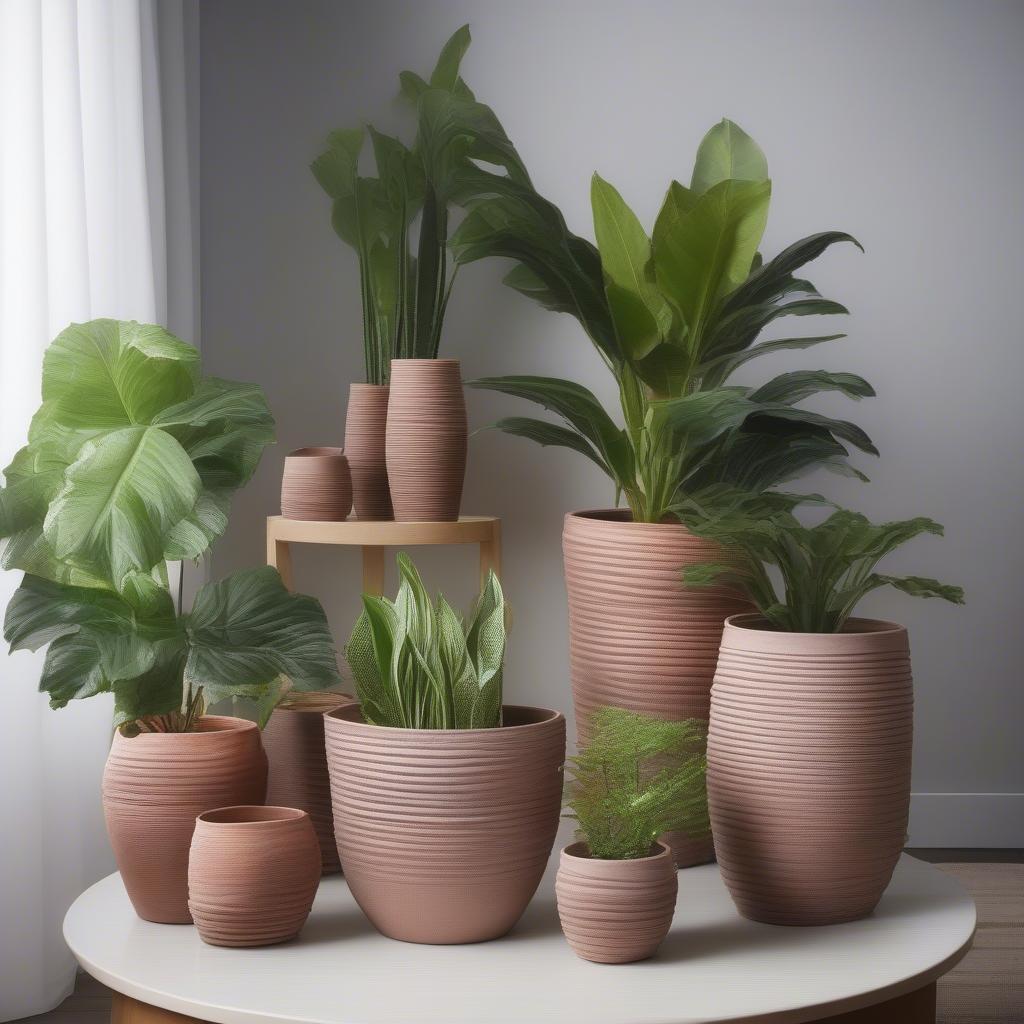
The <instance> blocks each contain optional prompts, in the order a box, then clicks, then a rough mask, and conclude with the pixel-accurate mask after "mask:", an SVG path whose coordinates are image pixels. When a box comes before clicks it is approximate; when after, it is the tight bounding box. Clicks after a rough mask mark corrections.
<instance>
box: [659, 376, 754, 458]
mask: <svg viewBox="0 0 1024 1024" xmlns="http://www.w3.org/2000/svg"><path fill="white" fill-rule="evenodd" d="M651 409H652V411H653V413H654V418H655V422H657V423H662V424H664V425H665V426H667V427H669V428H671V429H672V430H673V431H674V432H675V433H676V434H678V435H679V436H680V437H681V438H683V439H684V441H685V443H686V444H687V445H704V444H708V443H709V442H711V441H713V440H715V438H717V437H718V436H719V435H721V434H723V433H726V432H727V431H730V430H734V429H736V428H737V427H739V426H740V424H741V423H743V421H744V420H745V419H746V418H747V417H748V416H749V415H750V414H751V413H753V412H756V411H757V409H758V406H757V404H756V403H754V402H751V401H750V399H749V398H748V397H747V395H746V394H745V393H744V391H743V389H742V388H718V389H717V390H715V391H697V392H694V393H693V394H692V395H684V396H682V397H681V398H669V399H665V400H663V401H658V402H652V403H651Z"/></svg>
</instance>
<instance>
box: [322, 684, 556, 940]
mask: <svg viewBox="0 0 1024 1024" xmlns="http://www.w3.org/2000/svg"><path fill="white" fill-rule="evenodd" d="M503 714H504V722H505V724H504V725H503V726H500V727H498V728H496V729H458V730H450V729H391V728H386V727H384V726H378V725H367V724H366V723H365V722H364V721H363V718H362V713H361V711H360V709H359V705H358V704H350V705H348V706H347V707H343V708H339V709H338V710H337V711H332V712H330V713H329V714H328V715H327V716H326V717H325V719H324V723H325V731H326V735H327V764H328V767H329V768H330V773H331V794H332V796H333V799H334V827H335V831H336V833H337V840H338V852H339V853H340V854H341V863H342V867H343V869H344V871H345V878H346V880H347V881H348V884H349V888H350V889H351V891H352V895H353V896H354V897H355V899H356V902H357V903H358V904H359V906H360V907H362V909H363V912H364V913H365V914H366V916H367V917H368V918H369V919H370V921H371V922H372V923H373V925H374V926H375V927H376V928H377V929H378V930H379V931H381V932H382V933H383V934H385V935H388V936H390V937H391V938H393V939H401V940H402V941H404V942H423V943H433V944H451V943H463V942H483V941H485V940H487V939H496V938H498V937H499V936H501V935H504V934H505V933H506V932H507V931H509V929H510V928H512V926H513V925H514V924H515V923H516V922H517V921H518V920H519V918H520V917H521V916H522V913H523V911H524V910H525V909H526V906H527V904H528V903H529V902H530V900H531V899H532V898H533V894H534V892H536V889H537V885H538V883H539V882H540V879H541V876H542V875H543V873H544V868H545V865H546V864H547V861H548V857H549V856H550V854H551V845H552V843H553V842H554V840H555V832H556V831H557V829H558V816H559V810H560V806H561V796H562V773H561V767H562V763H563V761H564V760H565V719H564V718H563V717H562V715H561V714H560V713H559V712H557V711H546V710H543V709H541V708H526V707H514V706H508V705H506V706H505V708H504V712H503Z"/></svg>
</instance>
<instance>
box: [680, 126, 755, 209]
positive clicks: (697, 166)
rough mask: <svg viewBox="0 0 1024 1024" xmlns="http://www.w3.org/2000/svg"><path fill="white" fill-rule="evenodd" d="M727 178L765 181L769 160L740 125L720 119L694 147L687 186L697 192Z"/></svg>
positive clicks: (702, 192)
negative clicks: (691, 170)
mask: <svg viewBox="0 0 1024 1024" xmlns="http://www.w3.org/2000/svg"><path fill="white" fill-rule="evenodd" d="M729 180H732V181H755V182H763V181H767V180H768V161H767V160H766V159H765V155H764V153H763V152H762V151H761V147H760V146H759V145H758V144H757V143H756V142H755V141H754V140H753V139H752V138H751V137H750V136H749V135H748V134H747V133H746V132H745V131H743V129H742V128H740V127H739V125H737V124H734V123H733V122H732V121H729V120H727V119H723V120H722V121H720V122H719V123H718V124H716V125H715V126H714V128H712V129H711V130H710V131H709V132H708V133H707V135H705V136H704V138H703V140H702V141H701V144H700V146H699V147H698V149H697V159H696V162H695V163H694V166H693V179H692V180H691V182H690V188H691V189H692V190H693V191H694V192H695V193H696V194H697V195H699V196H700V195H703V194H704V193H705V192H707V191H708V189H710V188H713V187H714V186H715V185H718V184H719V183H720V182H723V181H729Z"/></svg>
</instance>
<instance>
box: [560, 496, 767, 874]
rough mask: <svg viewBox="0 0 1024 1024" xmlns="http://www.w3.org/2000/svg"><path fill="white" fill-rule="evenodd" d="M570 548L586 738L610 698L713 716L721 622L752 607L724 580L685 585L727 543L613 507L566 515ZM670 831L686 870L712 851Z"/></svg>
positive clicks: (660, 710)
mask: <svg viewBox="0 0 1024 1024" xmlns="http://www.w3.org/2000/svg"><path fill="white" fill-rule="evenodd" d="M562 552H563V555H564V559H565V585H566V590H567V592H568V597H569V661H570V668H571V672H572V695H573V704H574V706H575V710H576V731H577V734H578V737H579V742H580V743H581V744H583V743H585V742H586V740H587V738H588V737H589V735H590V717H591V715H593V713H594V712H595V711H596V710H597V709H598V708H599V707H603V706H609V707H616V708H626V709H628V710H630V711H638V712H642V713H644V714H648V715H655V716H657V717H658V718H665V719H669V720H671V721H680V720H682V719H686V718H697V719H702V720H704V721H707V718H708V708H709V705H710V693H711V680H712V678H713V677H714V673H715V662H716V660H717V658H718V645H719V643H720V641H721V639H722V625H723V623H724V622H725V619H726V617H727V616H729V615H733V614H735V613H737V612H742V611H749V610H750V607H751V606H750V604H749V603H748V602H747V601H745V600H743V599H742V598H741V597H740V596H739V595H737V594H736V593H734V592H732V591H730V590H728V589H725V588H721V587H708V588H693V589H688V588H686V587H684V586H683V584H682V570H683V567H684V566H686V565H692V564H695V563H698V562H723V561H728V558H729V556H728V554H727V553H726V552H725V551H724V550H723V549H722V547H721V546H720V545H719V544H717V543H715V542H714V541H709V540H706V539H703V538H700V537H696V536H694V535H693V534H692V533H690V531H689V530H687V529H686V527H685V526H682V525H681V524H680V523H634V522H633V521H632V519H631V517H630V514H629V512H628V510H625V509H609V510H603V511H601V510H598V511H591V512H573V513H570V514H569V515H567V516H566V517H565V528H564V531H563V533H562ZM663 838H664V840H665V841H666V842H667V843H668V844H669V846H670V847H671V848H672V852H673V854H674V855H675V858H676V863H677V864H678V865H679V867H681V868H684V867H689V866H691V865H694V864H703V863H706V862H707V861H710V860H712V859H713V858H714V849H713V846H712V842H711V839H710V838H708V839H697V840H692V839H690V838H688V837H687V836H685V835H683V834H682V833H669V834H667V835H665V836H664V837H663Z"/></svg>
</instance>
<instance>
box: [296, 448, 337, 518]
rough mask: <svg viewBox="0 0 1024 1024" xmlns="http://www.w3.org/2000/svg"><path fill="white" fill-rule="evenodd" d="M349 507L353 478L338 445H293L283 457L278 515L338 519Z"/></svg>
mask: <svg viewBox="0 0 1024 1024" xmlns="http://www.w3.org/2000/svg"><path fill="white" fill-rule="evenodd" d="M351 511H352V478H351V476H350V475H349V468H348V459H347V458H346V457H345V454H344V452H343V451H342V449H341V448H296V450H295V451H293V452H289V454H288V456H287V458H286V459H285V460H284V476H283V477H282V478H281V515H283V516H284V517H285V518H287V519H312V520H316V521H319V522H340V521H341V520H343V519H347V518H348V514H349V512H351Z"/></svg>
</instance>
